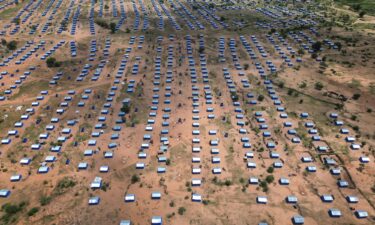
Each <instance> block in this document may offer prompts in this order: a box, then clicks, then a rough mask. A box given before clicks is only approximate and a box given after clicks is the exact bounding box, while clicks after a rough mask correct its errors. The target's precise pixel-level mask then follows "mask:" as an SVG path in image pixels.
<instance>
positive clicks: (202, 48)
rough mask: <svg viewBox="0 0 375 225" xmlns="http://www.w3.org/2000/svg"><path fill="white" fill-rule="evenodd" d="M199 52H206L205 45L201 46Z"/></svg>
mask: <svg viewBox="0 0 375 225" xmlns="http://www.w3.org/2000/svg"><path fill="white" fill-rule="evenodd" d="M198 52H199V53H200V54H202V53H203V52H204V47H203V46H200V47H199V50H198Z"/></svg>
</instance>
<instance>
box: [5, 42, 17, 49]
mask: <svg viewBox="0 0 375 225" xmlns="http://www.w3.org/2000/svg"><path fill="white" fill-rule="evenodd" d="M7 48H8V49H9V50H16V48H17V42H16V41H10V42H8V43H7Z"/></svg>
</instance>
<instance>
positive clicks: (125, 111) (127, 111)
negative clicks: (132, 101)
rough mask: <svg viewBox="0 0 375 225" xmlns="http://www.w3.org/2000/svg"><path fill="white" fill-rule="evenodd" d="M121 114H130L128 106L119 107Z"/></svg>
mask: <svg viewBox="0 0 375 225" xmlns="http://www.w3.org/2000/svg"><path fill="white" fill-rule="evenodd" d="M121 112H124V113H129V112H130V106H129V105H123V106H122V107H121Z"/></svg>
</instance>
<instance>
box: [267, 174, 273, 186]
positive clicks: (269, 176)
mask: <svg viewBox="0 0 375 225" xmlns="http://www.w3.org/2000/svg"><path fill="white" fill-rule="evenodd" d="M274 180H275V178H274V177H273V176H272V175H268V176H267V177H266V182H267V183H269V184H270V183H272V182H273V181H274Z"/></svg>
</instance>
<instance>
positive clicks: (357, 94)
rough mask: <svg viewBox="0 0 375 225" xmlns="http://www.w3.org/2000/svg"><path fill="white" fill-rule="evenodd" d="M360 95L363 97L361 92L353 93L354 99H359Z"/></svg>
mask: <svg viewBox="0 0 375 225" xmlns="http://www.w3.org/2000/svg"><path fill="white" fill-rule="evenodd" d="M360 97H361V94H359V93H355V94H354V95H353V99H354V100H358V99H359V98H360Z"/></svg>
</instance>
